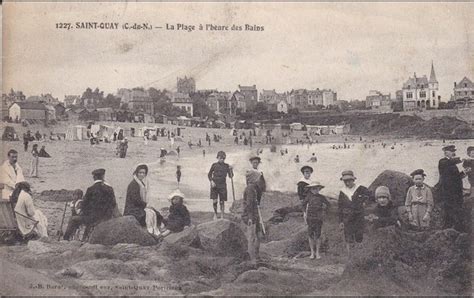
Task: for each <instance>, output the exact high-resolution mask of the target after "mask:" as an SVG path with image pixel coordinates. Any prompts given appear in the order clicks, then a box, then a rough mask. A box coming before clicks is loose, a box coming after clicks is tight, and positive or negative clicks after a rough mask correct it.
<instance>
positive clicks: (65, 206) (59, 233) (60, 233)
mask: <svg viewBox="0 0 474 298" xmlns="http://www.w3.org/2000/svg"><path fill="white" fill-rule="evenodd" d="M67 205H68V202H66V204H65V205H64V212H63V218H62V219H61V227H60V228H59V231H58V241H59V240H61V236H62V233H63V224H64V217H65V216H66V209H67Z"/></svg>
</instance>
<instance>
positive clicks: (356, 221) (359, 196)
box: [208, 147, 474, 259]
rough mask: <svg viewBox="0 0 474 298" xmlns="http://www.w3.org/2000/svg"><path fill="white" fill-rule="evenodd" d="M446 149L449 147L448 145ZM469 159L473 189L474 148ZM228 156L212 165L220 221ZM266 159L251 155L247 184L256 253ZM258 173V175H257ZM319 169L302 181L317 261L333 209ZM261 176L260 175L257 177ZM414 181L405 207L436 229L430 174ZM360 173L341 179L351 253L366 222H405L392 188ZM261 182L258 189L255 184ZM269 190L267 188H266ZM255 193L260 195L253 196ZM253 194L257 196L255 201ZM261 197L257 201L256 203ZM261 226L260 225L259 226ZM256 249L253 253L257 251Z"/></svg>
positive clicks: (418, 224) (416, 220)
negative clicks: (366, 180) (373, 184)
mask: <svg viewBox="0 0 474 298" xmlns="http://www.w3.org/2000/svg"><path fill="white" fill-rule="evenodd" d="M443 150H444V149H443ZM468 156H469V159H465V160H464V163H463V166H464V168H465V169H467V170H466V172H467V173H470V175H469V174H468V176H469V179H470V180H469V181H470V182H471V192H472V179H473V175H472V171H471V168H472V167H473V166H474V147H469V148H468ZM225 158H226V154H225V152H223V151H219V152H218V154H217V159H218V161H217V162H216V163H214V164H213V165H212V166H211V169H210V171H209V173H208V178H209V181H210V183H211V199H212V200H213V207H214V220H216V219H217V215H218V212H217V203H218V201H219V203H220V211H221V218H223V216H224V204H225V201H227V183H226V177H229V178H231V179H232V178H233V176H234V173H233V170H232V166H230V165H228V164H226V163H225ZM260 161H261V160H260V158H259V157H258V156H254V157H252V158H250V162H251V164H252V169H251V170H249V171H247V174H246V180H247V187H246V189H245V191H244V212H243V213H244V214H243V215H242V219H243V220H244V222H245V223H246V224H247V221H248V225H249V231H248V235H250V236H252V235H253V237H250V236H249V237H248V240H249V254H250V255H251V258H252V255H255V251H257V252H258V244H259V242H258V241H259V239H258V236H256V235H257V234H258V233H259V232H261V229H262V228H264V227H261V228H259V225H258V221H260V220H261V219H260V218H259V214H258V213H257V210H258V208H259V205H260V199H261V195H262V192H263V191H265V190H264V189H265V186H263V187H262V186H259V181H261V180H263V185H264V184H265V183H264V179H263V174H261V172H259V171H258V165H259V164H260ZM252 171H254V172H255V173H253V172H252ZM313 171H314V170H313V168H312V167H311V166H309V165H305V166H303V167H302V168H301V173H302V174H303V177H302V178H301V179H300V180H299V181H298V182H297V194H298V197H299V199H300V203H301V207H302V210H303V218H304V221H305V222H306V224H307V226H308V242H309V246H310V250H311V255H310V258H311V259H320V258H321V255H320V243H321V241H320V238H321V230H322V226H323V222H324V219H325V213H326V212H327V209H328V208H330V203H329V201H328V199H327V198H326V197H325V196H323V195H322V194H320V191H321V190H322V189H323V188H324V185H322V184H321V183H320V182H317V181H314V180H312V179H311V175H312V174H313ZM252 174H255V175H253V176H252ZM257 174H258V175H257ZM410 176H411V178H412V180H413V185H412V186H411V187H409V189H408V191H407V193H406V197H405V204H404V206H405V209H406V213H407V215H408V222H409V225H410V226H412V228H414V229H416V230H426V229H428V228H429V227H430V221H431V214H432V212H433V208H434V200H433V194H432V192H431V189H430V188H429V187H428V186H426V184H425V183H424V180H425V177H426V174H425V172H424V170H423V169H417V170H415V171H413V172H412V173H411V174H410ZM356 179H357V178H356V177H355V175H354V172H353V171H351V170H346V171H343V172H342V174H341V177H340V180H341V181H342V182H343V184H344V185H343V187H342V188H341V190H340V193H339V196H338V204H337V205H338V218H339V223H340V224H339V225H340V228H341V230H343V231H344V240H345V243H346V249H347V251H348V253H350V251H351V246H353V245H354V244H355V243H361V242H362V240H363V236H364V225H365V222H366V221H369V222H371V223H372V225H373V227H374V228H375V229H378V228H382V227H387V226H391V225H397V226H401V222H400V218H399V212H398V207H397V206H395V205H394V203H393V202H392V197H391V194H390V190H389V188H388V187H387V186H383V185H382V186H379V187H377V188H376V190H375V193H374V194H372V193H371V191H369V189H367V188H366V187H365V186H362V185H359V184H357V183H356ZM253 186H255V187H253ZM262 188H263V190H262ZM252 193H255V195H250V194H252ZM471 195H472V194H471ZM249 198H251V199H249ZM373 199H375V202H376V206H375V208H374V209H373V211H372V212H371V214H369V215H367V216H366V215H365V210H364V207H365V205H366V203H368V202H369V201H370V200H373ZM253 201H255V202H253ZM255 224H257V225H256V226H255ZM251 250H253V253H251ZM257 257H258V253H257Z"/></svg>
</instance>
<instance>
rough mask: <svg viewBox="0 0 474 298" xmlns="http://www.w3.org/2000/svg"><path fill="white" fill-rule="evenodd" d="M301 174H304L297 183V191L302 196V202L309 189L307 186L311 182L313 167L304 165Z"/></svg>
mask: <svg viewBox="0 0 474 298" xmlns="http://www.w3.org/2000/svg"><path fill="white" fill-rule="evenodd" d="M300 171H301V174H303V177H302V178H301V179H300V180H299V181H298V183H296V186H297V192H298V197H299V198H300V201H301V202H302V201H303V199H304V195H305V193H306V191H307V189H306V188H305V187H306V186H307V185H309V184H311V174H313V168H312V167H310V166H303V167H302V168H301V169H300Z"/></svg>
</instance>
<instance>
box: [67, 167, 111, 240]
mask: <svg viewBox="0 0 474 298" xmlns="http://www.w3.org/2000/svg"><path fill="white" fill-rule="evenodd" d="M92 176H93V178H94V184H93V185H92V186H91V187H89V188H88V189H87V191H86V194H85V195H84V198H83V201H82V205H81V214H79V215H75V216H72V217H71V219H70V220H69V223H68V226H67V229H66V232H65V233H64V239H65V240H70V238H71V236H72V235H74V233H75V232H76V230H77V228H78V227H79V226H80V225H82V224H85V225H86V226H88V227H89V226H91V225H94V224H96V223H98V222H101V221H105V220H108V219H110V218H112V217H113V214H114V210H115V209H116V207H117V202H116V201H115V194H114V190H113V188H112V187H110V186H109V185H107V184H105V182H104V176H105V170H104V169H97V170H94V171H93V172H92ZM88 230H89V229H86V232H85V234H86V235H84V238H87V231H88Z"/></svg>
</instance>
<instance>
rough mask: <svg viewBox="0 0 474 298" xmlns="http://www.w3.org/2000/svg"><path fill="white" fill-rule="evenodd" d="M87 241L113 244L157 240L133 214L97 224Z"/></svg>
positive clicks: (142, 243) (143, 243)
mask: <svg viewBox="0 0 474 298" xmlns="http://www.w3.org/2000/svg"><path fill="white" fill-rule="evenodd" d="M89 242H90V243H92V244H103V245H115V244H117V243H135V244H139V245H154V244H157V243H158V241H157V239H156V238H155V237H153V236H152V235H151V234H149V233H148V232H147V231H146V229H145V228H143V227H141V226H140V224H139V223H138V221H137V220H136V219H135V217H133V216H122V217H117V218H113V219H110V220H108V221H105V222H103V223H100V224H98V225H97V226H96V227H95V228H94V231H93V232H92V234H91V235H90V238H89Z"/></svg>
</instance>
